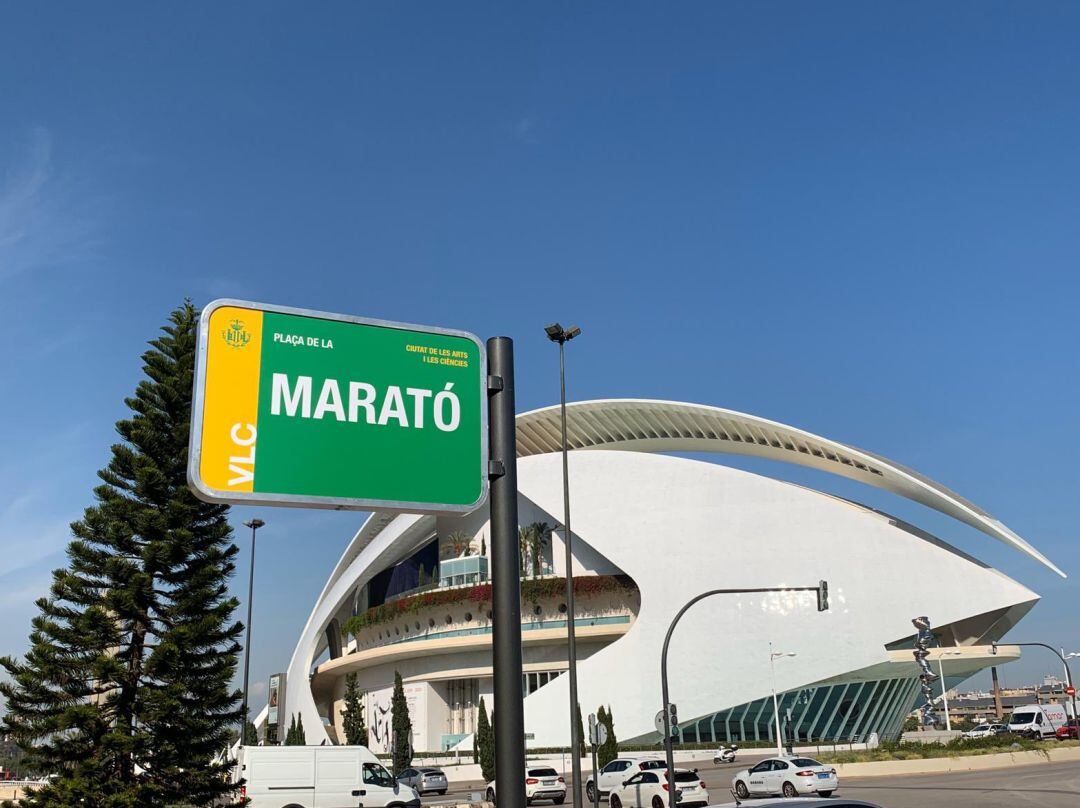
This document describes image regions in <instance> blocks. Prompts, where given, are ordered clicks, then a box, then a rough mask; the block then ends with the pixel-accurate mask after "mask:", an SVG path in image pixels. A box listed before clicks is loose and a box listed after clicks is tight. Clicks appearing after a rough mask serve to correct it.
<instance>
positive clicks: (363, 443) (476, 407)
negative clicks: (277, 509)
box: [188, 300, 488, 513]
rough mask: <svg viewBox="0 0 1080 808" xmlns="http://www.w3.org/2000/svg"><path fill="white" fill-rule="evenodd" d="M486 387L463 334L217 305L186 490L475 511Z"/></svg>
mask: <svg viewBox="0 0 1080 808" xmlns="http://www.w3.org/2000/svg"><path fill="white" fill-rule="evenodd" d="M486 381H487V369H486V357H485V353H484V349H483V346H482V344H481V342H480V340H479V339H478V338H477V337H476V336H475V335H473V334H469V333H467V332H464V331H450V330H447V329H440V328H430V327H427V326H416V325H406V324H403V323H390V322H384V321H381V320H370V319H365V318H361V317H349V316H346V315H342V314H327V313H324V312H315V311H306V310H303V309H292V308H286V307H284V306H269V305H264V304H261V303H249V302H246V301H241V300H215V301H214V302H213V303H210V304H209V305H208V306H207V307H206V308H205V309H203V313H202V319H201V321H200V324H199V351H198V366H197V369H196V380H195V401H194V406H193V408H192V428H191V446H190V451H189V453H188V482H189V484H190V486H191V488H192V490H193V491H194V492H195V494H196V495H197V496H199V497H200V498H202V499H205V500H208V501H210V502H226V503H235V504H264V505H293V506H299V507H314V508H337V509H343V508H349V509H356V510H396V511H403V512H413V513H436V512H447V511H449V512H456V513H464V512H468V511H471V510H474V509H475V508H477V507H479V506H480V505H481V504H482V503H483V501H484V499H485V497H486V496H487V487H488V485H487V457H488V435H487V394H486Z"/></svg>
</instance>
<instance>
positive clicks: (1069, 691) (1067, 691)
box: [1065, 685, 1076, 696]
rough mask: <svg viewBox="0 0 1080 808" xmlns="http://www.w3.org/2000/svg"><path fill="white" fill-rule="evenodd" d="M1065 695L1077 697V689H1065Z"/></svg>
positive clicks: (1070, 687)
mask: <svg viewBox="0 0 1080 808" xmlns="http://www.w3.org/2000/svg"><path fill="white" fill-rule="evenodd" d="M1065 695H1066V696H1075V695H1076V688H1075V687H1072V686H1071V685H1070V686H1069V687H1067V688H1065Z"/></svg>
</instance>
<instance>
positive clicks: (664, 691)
mask: <svg viewBox="0 0 1080 808" xmlns="http://www.w3.org/2000/svg"><path fill="white" fill-rule="evenodd" d="M758 592H816V593H817V610H818V611H819V612H824V611H827V610H828V608H829V584H828V582H826V581H819V582H818V585H817V586H766V587H756V588H753V589H710V590H709V591H708V592H702V593H701V594H700V595H695V596H694V597H692V598H690V600H688V601H687V602H686V604H685V605H684V606H683V607H682V608H681V609H679V611H677V612H676V613H675V616H674V617H673V618H672V619H671V625H669V626H668V630H667V634H665V635H664V646H663V649H662V650H661V651H660V696H661V699H662V700H663V703H664V704H663V707H664V708H663V710H661V713H662V714H663V727H664V757H665V759H666V762H667V786H668V787H667V800H668V808H675V750H674V748H673V747H672V745H671V697H670V693H669V691H668V675H667V656H668V646H669V645H671V635H672V634H673V633H674V632H675V626H677V625H678V624H679V621H680V620H681V619H682V616H683V615H684V614H686V611H687V609H689V608H690V607H691V606H693V605H694V604H695V603H697V602H698V601H699V600H705V598H710V597H712V596H713V595H749V594H754V593H758Z"/></svg>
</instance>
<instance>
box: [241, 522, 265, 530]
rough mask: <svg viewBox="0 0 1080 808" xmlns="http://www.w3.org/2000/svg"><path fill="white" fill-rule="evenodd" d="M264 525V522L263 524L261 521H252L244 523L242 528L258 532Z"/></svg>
mask: <svg viewBox="0 0 1080 808" xmlns="http://www.w3.org/2000/svg"><path fill="white" fill-rule="evenodd" d="M265 524H266V522H264V521H263V520H262V519H252V520H251V521H250V522H244V527H250V528H251V529H252V530H258V529H259V528H260V527H262V526H263V525H265Z"/></svg>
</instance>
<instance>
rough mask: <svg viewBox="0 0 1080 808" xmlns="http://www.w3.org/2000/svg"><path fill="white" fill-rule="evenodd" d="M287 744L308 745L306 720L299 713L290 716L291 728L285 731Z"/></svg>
mask: <svg viewBox="0 0 1080 808" xmlns="http://www.w3.org/2000/svg"><path fill="white" fill-rule="evenodd" d="M284 745H285V746H306V745H307V736H305V735H304V722H303V720H302V719H301V718H300V716H298V715H293V716H291V717H290V718H289V728H288V729H287V730H286V731H285V743H284Z"/></svg>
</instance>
